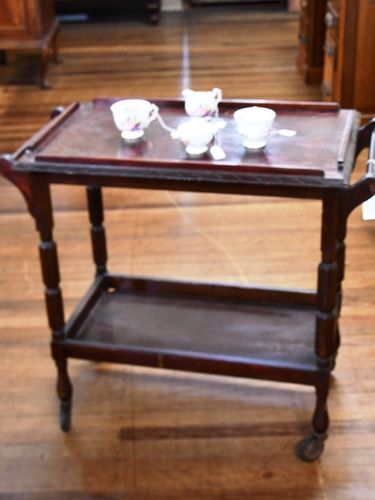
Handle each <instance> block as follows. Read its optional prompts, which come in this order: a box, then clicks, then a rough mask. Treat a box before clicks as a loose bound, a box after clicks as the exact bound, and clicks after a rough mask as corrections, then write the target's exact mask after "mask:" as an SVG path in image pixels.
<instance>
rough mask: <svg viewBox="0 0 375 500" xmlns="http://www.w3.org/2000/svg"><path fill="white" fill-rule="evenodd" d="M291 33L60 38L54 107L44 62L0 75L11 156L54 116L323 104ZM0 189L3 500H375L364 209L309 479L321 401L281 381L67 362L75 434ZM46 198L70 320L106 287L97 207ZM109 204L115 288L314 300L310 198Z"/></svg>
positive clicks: (188, 16) (372, 259)
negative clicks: (111, 103)
mask: <svg viewBox="0 0 375 500" xmlns="http://www.w3.org/2000/svg"><path fill="white" fill-rule="evenodd" d="M297 31H298V21H297V18H296V17H295V15H293V14H287V13H285V14H282V13H272V12H267V14H262V13H261V12H254V11H253V10H252V9H248V8H246V7H244V6H242V7H240V8H234V7H233V8H232V7H230V8H225V9H219V10H216V9H211V8H210V9H208V8H206V9H194V10H193V11H187V12H184V13H182V14H163V16H162V19H161V22H160V24H159V25H158V26H155V27H152V26H148V25H146V24H143V23H142V22H136V21H131V22H130V21H129V22H121V23H103V24H100V23H97V24H90V25H88V24H85V25H82V24H80V25H78V24H70V25H63V27H62V40H61V59H62V63H61V64H60V65H56V66H55V65H51V67H50V72H49V75H50V82H51V84H52V87H53V88H52V89H51V90H50V91H40V90H39V89H38V87H37V85H35V82H36V81H37V69H36V66H35V67H34V64H33V62H34V60H33V56H32V55H31V56H26V55H25V54H19V55H12V54H9V57H8V64H7V65H6V66H2V67H1V73H0V82H1V87H0V151H1V152H2V153H5V152H10V151H13V150H15V149H16V148H17V147H18V146H19V145H20V144H21V142H23V141H24V140H26V139H28V138H29V137H30V135H31V134H32V133H34V132H35V131H36V129H37V128H38V127H39V126H41V125H42V124H44V123H45V122H46V120H47V119H48V116H49V113H50V110H51V108H53V107H55V106H58V105H67V104H69V103H70V102H72V101H75V100H83V99H91V98H94V97H97V96H99V95H113V96H121V95H128V96H144V97H150V96H160V97H176V96H178V95H179V94H180V91H181V89H182V88H184V87H185V86H191V87H192V88H195V89H210V88H212V87H214V86H220V87H222V89H223V92H224V95H225V97H228V98H268V99H273V98H275V99H307V100H314V99H318V98H319V95H320V90H319V88H318V87H314V86H313V87H306V86H305V85H304V84H303V83H302V82H301V80H300V77H299V75H298V74H297V71H296V68H295V57H296V51H297ZM34 70H35V72H34ZM365 159H366V156H365V155H362V156H361V158H360V161H359V163H358V167H357V168H358V174H357V175H359V174H360V173H361V172H362V171H363V168H364V163H365ZM0 190H1V191H0V193H1V199H0V235H1V243H0V258H1V262H2V272H1V274H0V348H1V361H0V499H3V498H4V499H10V500H14V499H22V500H23V499H27V500H30V499H31V500H46V499H48V500H51V499H54V500H55V499H56V500H57V499H58V500H60V499H62V500H65V499H69V500H71V499H123V498H124V499H137V500H138V499H150V500H151V499H152V500H154V499H155V500H172V499H173V500H180V499H182V500H185V499H186V500H187V499H197V500H213V499H220V500H239V499H241V500H243V499H248V498H249V499H253V498H254V499H257V498H261V499H263V498H282V499H286V498H300V499H340V500H341V499H347V500H349V499H350V500H352V499H372V498H374V490H375V478H374V467H373V464H374V461H375V424H374V421H375V403H374V398H373V394H374V389H375V369H374V366H375V365H374V360H375V339H374V336H373V333H374V331H373V330H374V319H375V314H374V311H375V308H374V304H375V286H374V285H375V278H374V272H373V269H374V264H375V252H374V248H375V245H374V244H375V226H374V223H373V222H366V223H365V222H363V221H362V220H361V214H360V210H358V209H357V210H356V211H354V213H353V214H352V215H351V218H350V222H349V230H348V238H347V268H346V276H345V281H344V303H343V310H342V320H341V333H342V340H343V343H342V346H341V348H340V352H339V357H338V360H337V368H336V371H335V376H334V379H333V385H332V392H331V395H330V400H329V409H330V416H331V427H330V436H329V439H328V441H327V445H326V450H325V452H324V454H323V457H322V459H321V460H320V461H318V462H316V463H314V464H305V463H302V462H301V461H300V460H299V459H297V458H296V456H295V455H294V453H293V447H294V444H295V443H296V442H297V441H298V440H299V439H300V438H301V437H302V436H304V435H305V434H306V433H307V432H308V430H309V427H310V426H309V420H310V418H311V413H312V409H313V405H314V399H315V398H314V394H313V391H312V389H311V388H308V387H306V388H305V387H302V386H291V385H286V384H280V383H277V384H276V383H270V382H260V381H252V380H242V379H236V378H226V377H217V376H208V375H198V374H186V373H178V372H173V371H167V370H165V371H164V370H162V371H160V370H159V371H156V370H153V369H146V368H135V367H128V366H116V365H111V364H107V363H92V362H85V361H76V360H71V361H70V373H71V375H72V381H73V384H74V389H75V393H74V397H73V405H74V406H73V424H72V430H71V432H70V433H69V434H67V435H64V434H63V433H62V432H61V431H60V430H59V426H58V415H57V413H58V402H57V398H56V395H55V379H56V372H55V366H54V364H53V362H52V360H51V359H50V352H49V331H48V328H47V322H46V317H45V312H44V303H43V289H42V283H41V278H40V269H39V262H38V250H37V241H38V238H37V235H36V233H35V230H34V223H33V221H32V219H31V218H30V216H29V215H28V213H27V212H26V210H25V204H24V201H23V199H22V198H21V196H20V195H19V193H18V192H17V191H16V190H15V189H14V188H13V187H12V186H11V185H10V184H8V183H7V182H6V181H4V180H0ZM53 198H54V207H55V210H56V213H55V226H56V227H55V239H56V241H57V243H58V250H59V256H60V262H61V274H62V289H63V293H64V297H65V300H66V305H67V307H66V309H67V311H66V312H67V313H69V312H70V311H72V309H73V307H74V305H75V304H76V302H77V301H78V299H79V298H80V297H81V296H82V294H83V293H84V292H85V291H86V289H87V287H88V285H89V284H90V283H91V280H92V276H93V273H94V265H93V264H92V259H91V249H90V232H89V221H88V216H87V212H86V199H85V192H84V190H83V189H82V188H80V187H69V186H64V187H61V186H59V187H55V188H54V189H53ZM104 203H105V207H106V209H107V211H106V216H105V224H106V228H107V237H108V248H109V268H110V269H111V270H113V271H116V272H117V271H118V272H126V273H131V274H137V275H149V276H165V277H178V278H191V279H209V280H220V281H227V282H236V283H240V284H244V283H250V282H255V283H258V284H264V283H269V284H274V285H281V286H293V287H302V288H305V287H306V288H314V287H315V285H316V266H317V264H318V261H319V258H320V257H319V227H320V208H321V207H320V205H319V203H318V202H316V201H310V200H289V199H278V198H274V199H271V198H257V197H249V198H245V197H242V196H223V195H213V194H191V193H171V192H166V191H161V192H148V191H141V190H119V189H108V190H104ZM260 228H262V229H260Z"/></svg>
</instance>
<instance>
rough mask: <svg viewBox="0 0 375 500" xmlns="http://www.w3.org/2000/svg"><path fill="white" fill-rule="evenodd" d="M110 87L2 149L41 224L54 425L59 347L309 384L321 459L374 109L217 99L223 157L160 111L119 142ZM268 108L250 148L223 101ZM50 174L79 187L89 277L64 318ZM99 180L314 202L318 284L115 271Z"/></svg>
mask: <svg viewBox="0 0 375 500" xmlns="http://www.w3.org/2000/svg"><path fill="white" fill-rule="evenodd" d="M115 101H116V99H97V100H95V101H93V102H87V103H74V104H72V105H71V106H69V107H68V108H66V109H65V110H64V111H62V112H61V113H59V114H58V113H55V116H54V117H53V118H52V119H51V121H50V122H49V123H47V125H46V126H45V127H44V128H42V129H41V130H40V131H39V132H38V133H36V134H35V135H34V136H33V137H32V138H31V139H30V140H29V141H27V142H26V143H25V144H24V145H23V146H22V147H21V148H20V149H19V150H18V151H17V152H15V153H14V154H13V155H12V156H6V157H3V158H2V159H1V160H0V171H1V173H2V174H3V175H4V176H5V177H7V178H8V179H9V180H10V181H12V182H13V183H14V184H15V185H16V186H17V187H18V189H19V190H20V191H21V192H22V194H23V195H24V197H25V199H26V202H27V205H28V209H29V211H30V213H31V215H32V216H33V217H34V219H35V222H36V227H37V230H38V231H39V233H40V244H39V249H40V260H41V267H42V275H43V282H44V285H45V300H46V308H47V315H48V322H49V326H50V328H51V330H52V342H51V346H52V356H53V359H54V360H55V362H56V366H57V371H58V381H57V392H58V395H59V398H60V401H61V407H60V422H61V428H62V429H63V430H64V431H68V430H69V428H70V413H71V402H72V384H71V382H70V379H69V375H68V371H67V359H68V358H79V359H88V360H98V361H99V360H101V361H108V362H114V363H126V364H134V365H143V366H152V367H158V368H167V369H168V368H169V369H177V370H186V371H194V372H202V373H213V374H222V375H232V376H237V377H250V378H258V379H266V380H273V381H282V382H290V383H297V384H307V385H311V386H313V387H315V390H316V405H315V410H314V412H313V418H312V427H313V431H312V433H311V435H309V436H308V437H307V438H305V439H304V440H303V441H301V443H300V444H299V445H298V455H299V457H300V458H301V459H303V460H306V461H313V460H315V459H317V458H318V457H319V456H320V455H321V453H322V451H323V448H324V442H325V439H326V437H327V429H328V425H329V418H328V410H327V398H328V391H329V385H330V375H331V372H332V370H333V368H334V365H335V358H336V354H337V350H338V347H339V344H340V334H339V325H338V320H339V315H340V308H341V302H342V289H341V283H342V280H343V275H344V262H345V243H344V240H345V235H346V223H347V218H348V216H349V214H350V213H351V211H352V210H353V209H354V208H355V207H357V206H358V205H359V204H361V203H362V202H363V201H365V200H366V199H368V198H370V197H371V196H372V195H373V194H375V176H374V148H375V132H374V130H375V120H373V121H372V122H370V123H369V124H367V125H366V126H364V127H362V128H359V115H358V113H357V112H356V111H354V110H341V109H339V107H338V106H337V105H335V104H327V103H302V102H276V101H249V100H246V101H234V100H232V101H223V102H222V103H220V116H221V118H222V119H224V120H226V122H227V126H226V128H225V129H224V131H222V146H223V148H224V150H225V151H226V154H227V157H226V158H225V159H224V160H221V161H213V160H212V159H211V158H210V157H209V155H208V154H207V155H206V156H204V157H202V158H199V159H190V158H188V157H186V154H185V152H184V149H183V148H182V147H181V144H180V143H179V142H178V141H175V140H173V139H172V138H171V137H170V136H169V135H168V134H166V132H165V131H164V130H162V129H161V128H160V126H159V125H158V123H156V122H154V123H152V124H151V125H150V126H149V128H148V129H147V131H146V135H145V138H144V139H142V140H141V141H139V142H137V143H135V144H125V143H124V142H122V140H121V137H120V134H119V132H118V131H117V129H116V128H115V126H114V124H113V120H112V115H111V112H110V109H109V108H110V105H111V104H112V103H113V102H115ZM153 102H155V103H156V104H157V105H158V106H159V109H160V112H161V114H162V116H163V118H164V119H165V121H166V122H168V124H169V125H170V126H172V127H176V126H177V125H178V124H179V123H180V122H181V121H182V120H183V119H185V115H184V107H183V101H181V100H155V101H153ZM254 104H256V105H258V106H267V107H271V108H273V109H274V110H275V111H276V113H277V117H276V121H275V127H276V129H280V128H289V129H295V130H296V131H297V134H296V136H295V137H293V138H286V137H282V136H280V135H277V134H275V135H272V136H271V138H270V140H269V142H268V144H267V146H266V147H265V148H264V149H263V150H260V151H257V152H247V151H246V150H245V149H244V148H243V146H242V144H241V139H240V137H239V135H238V133H237V131H236V128H235V124H234V122H233V112H234V111H235V110H236V109H238V108H240V107H244V106H250V105H254ZM368 146H370V156H369V160H368V163H367V173H366V175H365V176H363V177H362V178H361V179H360V180H359V181H358V182H356V183H354V184H351V183H350V178H351V174H352V171H353V167H354V163H355V159H356V157H357V155H358V153H359V152H360V151H361V150H362V149H363V148H364V147H368ZM51 184H76V185H82V186H86V187H87V200H88V212H89V218H90V221H91V238H92V249H93V259H94V263H95V266H96V274H95V278H94V281H93V283H92V285H91V287H90V288H89V290H88V291H87V293H86V295H85V296H84V297H83V298H82V300H81V302H80V303H79V305H78V307H77V308H76V310H75V311H74V312H73V314H72V315H71V317H70V318H69V319H68V320H67V321H65V318H64V307H63V297H62V292H61V289H60V286H59V282H60V277H59V263H58V255H57V247H56V243H55V241H54V239H53V209H52V202H51V194H50V185H51ZM102 187H124V188H142V189H163V190H176V191H193V192H213V193H232V194H241V195H256V196H282V197H294V198H310V199H318V200H321V201H322V227H321V262H320V264H319V268H318V283H317V289H316V291H314V292H309V291H302V290H289V289H271V288H267V287H245V286H236V285H232V286H231V285H221V284H217V283H188V282H182V281H168V280H161V279H150V278H144V277H135V276H123V275H118V274H111V273H110V272H108V271H107V265H106V263H107V247H106V239H105V230H104V226H103V203H102V194H101V188H102Z"/></svg>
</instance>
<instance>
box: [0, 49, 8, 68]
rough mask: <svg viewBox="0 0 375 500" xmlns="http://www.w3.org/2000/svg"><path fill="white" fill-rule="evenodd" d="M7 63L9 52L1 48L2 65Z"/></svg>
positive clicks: (0, 58)
mask: <svg viewBox="0 0 375 500" xmlns="http://www.w3.org/2000/svg"><path fill="white" fill-rule="evenodd" d="M6 63H7V53H6V52H5V50H0V65H1V66H5V65H6Z"/></svg>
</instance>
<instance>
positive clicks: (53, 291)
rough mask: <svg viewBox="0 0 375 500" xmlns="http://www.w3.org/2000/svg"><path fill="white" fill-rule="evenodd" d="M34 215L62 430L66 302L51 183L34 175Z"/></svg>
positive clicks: (66, 386)
mask: <svg viewBox="0 0 375 500" xmlns="http://www.w3.org/2000/svg"><path fill="white" fill-rule="evenodd" d="M31 190H32V191H31V193H32V196H31V198H32V203H33V214H34V217H35V221H36V227H37V230H38V231H39V234H40V243H39V255H40V263H41V269H42V276H43V283H44V285H45V290H44V293H45V302H46V309H47V316H48V323H49V327H50V329H51V331H52V341H51V351H52V357H53V359H54V360H55V363H56V367H57V394H58V396H59V398H60V424H61V428H62V430H63V431H68V430H69V428H70V411H71V400H72V393H73V389H72V384H71V382H70V379H69V375H68V370H67V359H66V356H65V354H64V350H63V342H62V341H63V340H64V336H65V334H64V327H65V320H64V305H63V297H62V293H61V289H60V286H59V284H60V272H59V263H58V254H57V246H56V243H55V241H54V240H53V232H52V229H53V214H52V203H51V193H50V187H49V185H48V184H47V183H46V182H44V181H43V179H42V178H39V177H35V178H33V181H32V183H31Z"/></svg>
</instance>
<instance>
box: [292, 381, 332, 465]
mask: <svg viewBox="0 0 375 500" xmlns="http://www.w3.org/2000/svg"><path fill="white" fill-rule="evenodd" d="M328 392H329V373H325V374H323V375H322V376H321V380H320V382H319V383H318V385H317V386H316V404H315V410H314V415H313V419H312V427H313V432H312V433H311V434H310V435H308V436H307V437H306V438H305V439H303V440H302V441H301V442H300V443H298V445H297V455H298V457H299V458H300V459H301V460H303V461H304V462H314V461H315V460H317V459H318V458H319V457H320V456H321V454H322V453H323V451H324V442H325V440H326V439H327V430H328V426H329V415H328V409H327V399H328Z"/></svg>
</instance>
